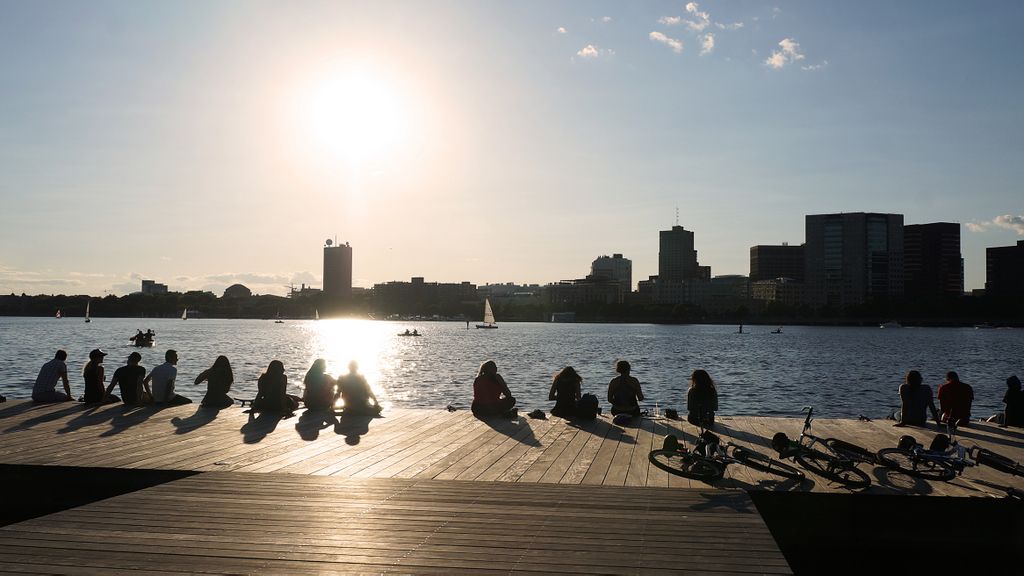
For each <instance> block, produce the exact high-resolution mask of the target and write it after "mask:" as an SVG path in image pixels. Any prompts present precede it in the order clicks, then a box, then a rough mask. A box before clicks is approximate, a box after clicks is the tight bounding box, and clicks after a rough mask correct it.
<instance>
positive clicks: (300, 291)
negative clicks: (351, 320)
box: [287, 283, 354, 298]
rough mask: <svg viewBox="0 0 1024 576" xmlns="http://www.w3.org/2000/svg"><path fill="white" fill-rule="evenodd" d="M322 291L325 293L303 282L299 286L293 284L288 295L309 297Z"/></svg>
mask: <svg viewBox="0 0 1024 576" xmlns="http://www.w3.org/2000/svg"><path fill="white" fill-rule="evenodd" d="M353 290H354V289H353ZM321 293H323V290H320V289H319V288H313V287H312V286H306V284H305V283H303V284H301V285H300V286H299V287H298V288H296V287H295V286H291V287H290V288H289V289H288V294H287V296H288V298H309V297H310V296H316V295H318V294H321Z"/></svg>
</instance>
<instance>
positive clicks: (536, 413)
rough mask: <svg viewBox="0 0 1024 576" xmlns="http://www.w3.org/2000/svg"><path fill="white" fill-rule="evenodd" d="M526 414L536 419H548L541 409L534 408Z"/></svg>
mask: <svg viewBox="0 0 1024 576" xmlns="http://www.w3.org/2000/svg"><path fill="white" fill-rule="evenodd" d="M527 416H529V417H530V418H534V419H537V420H547V419H548V417H547V415H546V414H544V411H543V410H539V409H538V410H534V411H533V412H530V413H529V414H527Z"/></svg>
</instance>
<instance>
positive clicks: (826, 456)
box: [772, 406, 875, 489]
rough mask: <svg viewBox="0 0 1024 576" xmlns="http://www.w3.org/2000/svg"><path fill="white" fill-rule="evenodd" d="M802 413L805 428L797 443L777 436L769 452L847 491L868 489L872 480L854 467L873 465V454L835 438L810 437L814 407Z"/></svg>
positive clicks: (786, 437)
mask: <svg viewBox="0 0 1024 576" xmlns="http://www.w3.org/2000/svg"><path fill="white" fill-rule="evenodd" d="M804 411H806V412H807V417H806V418H804V427H803V430H801V432H800V438H799V439H798V440H795V441H794V440H790V439H789V437H788V436H786V433H785V432H778V433H776V434H775V436H773V437H772V448H774V449H775V450H776V451H777V452H778V453H779V458H782V459H786V458H792V459H793V460H794V461H795V462H796V463H797V464H800V465H801V466H803V467H804V468H805V469H807V470H810V471H811V472H814V473H815V474H817V475H818V476H821V477H822V478H826V479H828V480H831V481H833V482H837V483H839V484H842V485H843V486H845V487H847V488H850V489H861V488H867V487H868V486H870V485H871V477H870V476H868V475H867V473H866V472H864V471H863V470H861V469H860V468H858V467H857V465H858V464H861V463H864V464H874V463H875V454H873V453H872V452H871V451H870V450H868V449H867V448H862V447H860V446H857V445H856V444H852V443H850V442H846V441H844V440H840V439H838V438H821V437H820V436H815V435H814V434H811V432H810V430H811V420H812V418H811V415H812V414H813V413H814V407H812V406H805V407H804V408H803V410H801V412H804Z"/></svg>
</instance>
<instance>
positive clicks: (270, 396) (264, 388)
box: [252, 360, 299, 414]
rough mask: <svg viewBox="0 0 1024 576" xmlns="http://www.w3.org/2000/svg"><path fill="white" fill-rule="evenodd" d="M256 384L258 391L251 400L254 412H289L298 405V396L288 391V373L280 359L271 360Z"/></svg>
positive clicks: (293, 410)
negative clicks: (285, 371)
mask: <svg viewBox="0 0 1024 576" xmlns="http://www.w3.org/2000/svg"><path fill="white" fill-rule="evenodd" d="M256 385H257V388H258V392H257V393H256V398H255V399H254V400H253V401H252V410H253V411H254V412H276V413H279V414H291V413H292V412H295V410H296V409H297V408H298V407H299V397H298V396H294V395H292V394H289V393H288V375H286V374H285V373H284V364H283V363H282V362H281V361H280V360H271V362H270V364H269V365H267V369H266V371H264V372H263V374H261V375H260V378H259V380H257V382H256Z"/></svg>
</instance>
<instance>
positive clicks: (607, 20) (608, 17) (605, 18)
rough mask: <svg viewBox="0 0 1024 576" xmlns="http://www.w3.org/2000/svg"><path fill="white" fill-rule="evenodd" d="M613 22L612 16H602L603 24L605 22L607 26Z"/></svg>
mask: <svg viewBox="0 0 1024 576" xmlns="http://www.w3.org/2000/svg"><path fill="white" fill-rule="evenodd" d="M611 21H612V17H611V16H602V17H601V22H604V23H606V24H607V23H608V22H611Z"/></svg>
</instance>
